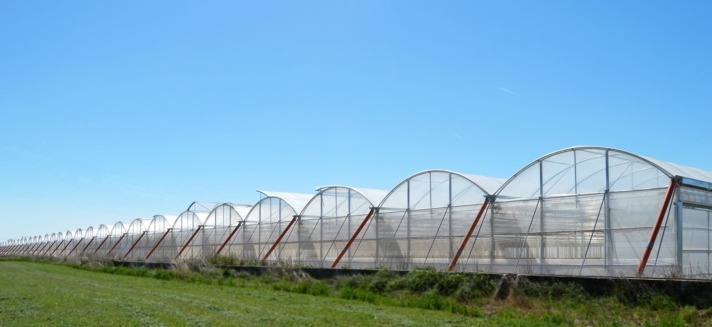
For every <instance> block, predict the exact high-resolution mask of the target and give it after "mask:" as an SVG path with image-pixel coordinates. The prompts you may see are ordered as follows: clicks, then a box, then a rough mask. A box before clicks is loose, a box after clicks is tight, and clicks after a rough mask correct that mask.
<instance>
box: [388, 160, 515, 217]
mask: <svg viewBox="0 0 712 327" xmlns="http://www.w3.org/2000/svg"><path fill="white" fill-rule="evenodd" d="M505 181H506V180H505V179H502V178H495V177H487V176H480V175H472V174H462V173H458V172H454V171H450V170H443V169H431V170H424V171H421V172H417V173H415V174H413V175H411V176H409V177H408V178H406V179H404V180H403V181H402V182H400V183H398V184H397V185H396V186H395V187H394V188H393V189H392V190H391V191H390V192H388V194H387V195H386V196H385V197H384V198H383V200H382V201H381V203H380V204H379V205H378V206H379V207H380V208H387V209H406V208H407V207H410V208H411V209H415V208H420V207H421V206H422V207H430V208H435V207H445V206H447V205H448V204H458V203H457V202H462V203H459V204H473V203H481V202H482V201H484V197H483V196H482V195H485V196H487V195H491V194H494V192H495V191H496V190H497V189H498V188H499V187H501V186H502V184H503V183H504V182H505ZM446 183H447V184H446ZM453 184H455V185H453ZM409 187H412V188H417V190H415V192H414V193H417V194H416V195H415V197H416V198H414V199H411V200H410V201H411V203H410V205H408V204H406V203H405V202H407V199H406V198H407V194H403V193H404V192H407V191H408V190H407V189H408V188H409ZM453 188H454V192H455V194H450V193H451V191H453V190H452V189H453ZM404 189H406V191H404ZM475 193H476V194H475ZM469 195H472V197H471V196H469ZM423 197H428V201H425V202H423V200H424V198H423ZM451 197H452V198H451ZM464 199H468V200H464ZM464 202H467V203H464Z"/></svg>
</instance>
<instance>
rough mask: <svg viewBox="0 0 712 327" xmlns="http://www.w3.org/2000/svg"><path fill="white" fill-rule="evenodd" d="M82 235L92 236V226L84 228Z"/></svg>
mask: <svg viewBox="0 0 712 327" xmlns="http://www.w3.org/2000/svg"><path fill="white" fill-rule="evenodd" d="M82 237H84V238H87V237H94V226H89V227H87V229H85V230H84V233H83V234H82Z"/></svg>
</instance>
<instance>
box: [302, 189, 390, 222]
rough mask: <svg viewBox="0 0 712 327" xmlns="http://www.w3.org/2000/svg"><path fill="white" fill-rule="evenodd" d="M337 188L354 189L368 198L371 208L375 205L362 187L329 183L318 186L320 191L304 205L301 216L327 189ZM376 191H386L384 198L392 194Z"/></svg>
mask: <svg viewBox="0 0 712 327" xmlns="http://www.w3.org/2000/svg"><path fill="white" fill-rule="evenodd" d="M335 189H346V190H351V191H354V192H356V193H358V194H360V195H361V196H362V197H363V198H364V199H366V201H368V204H369V206H368V207H369V208H372V207H374V206H375V203H373V200H374V199H370V198H369V196H367V195H366V193H364V192H363V191H361V189H359V188H356V187H351V186H346V185H328V186H322V187H318V188H317V189H316V191H317V192H318V193H317V194H315V195H314V196H313V197H312V198H311V199H310V200H309V202H307V204H306V205H305V206H304V208H303V209H302V211H301V212H300V213H299V216H300V217H301V216H302V215H304V212H305V211H306V210H307V208H308V207H309V206H310V205H311V204H312V202H314V201H315V200H316V199H317V198H319V197H320V196H322V195H323V194H324V193H325V192H326V191H329V190H335ZM376 191H383V192H386V195H385V196H384V197H383V198H384V199H385V198H386V197H387V196H388V194H390V192H388V191H386V190H376ZM381 201H383V199H381ZM349 214H351V212H349Z"/></svg>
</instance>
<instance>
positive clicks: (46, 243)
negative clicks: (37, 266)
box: [32, 242, 49, 255]
mask: <svg viewBox="0 0 712 327" xmlns="http://www.w3.org/2000/svg"><path fill="white" fill-rule="evenodd" d="M47 245H49V242H42V243H41V244H40V246H39V247H37V248H36V249H35V250H34V251H32V255H37V254H39V253H40V252H42V250H44V248H45V247H46V246H47Z"/></svg>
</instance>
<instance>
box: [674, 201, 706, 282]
mask: <svg viewBox="0 0 712 327" xmlns="http://www.w3.org/2000/svg"><path fill="white" fill-rule="evenodd" d="M683 209H684V207H683V204H682V197H681V196H680V193H679V189H678V195H677V208H675V213H676V217H675V218H676V219H675V223H676V224H677V225H676V232H677V233H676V234H677V235H676V238H677V242H676V243H677V249H676V254H677V269H678V271H677V272H678V273H680V274H682V268H683V267H682V265H683V263H682V262H683V261H682V241H683V240H682V226H683V224H684V221H683V220H684V217H683ZM709 224H710V221H709V219H707V230H710V225H709ZM707 237H708V241H707V246H708V247H709V244H710V242H709V233H707ZM708 271H709V270H708Z"/></svg>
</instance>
